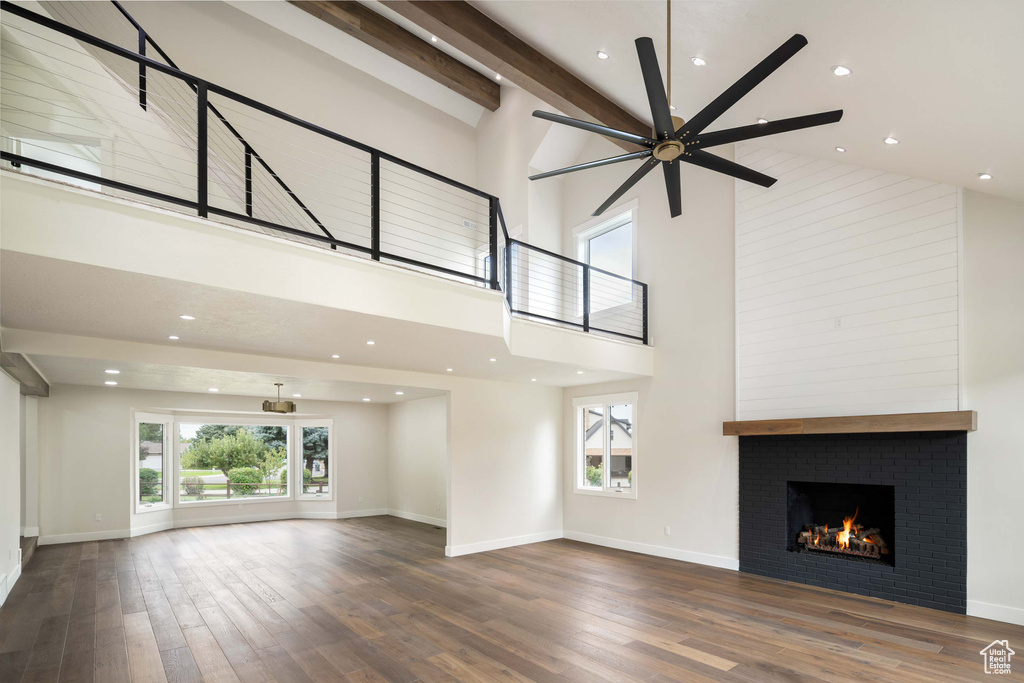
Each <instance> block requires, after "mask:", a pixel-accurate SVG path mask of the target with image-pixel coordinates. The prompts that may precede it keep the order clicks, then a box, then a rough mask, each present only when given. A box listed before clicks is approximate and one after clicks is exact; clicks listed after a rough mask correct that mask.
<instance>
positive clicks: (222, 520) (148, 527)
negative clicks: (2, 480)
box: [38, 508, 388, 545]
mask: <svg viewBox="0 0 1024 683" xmlns="http://www.w3.org/2000/svg"><path fill="white" fill-rule="evenodd" d="M386 514H388V511H387V509H386V508H374V509H370V510H345V511H343V512H332V511H304V512H272V513H267V514H258V515H232V516H228V517H205V518H202V519H175V520H169V521H166V522H157V523H156V524H145V525H142V526H136V527H133V528H131V529H129V530H123V529H121V530H113V531H88V532H83V533H77V534H56V535H50V536H40V537H39V541H38V543H39V545H55V544H57V543H82V542H84V541H109V540H111V539H115V538H133V537H135V536H145V535H146V534H152V533H155V532H157V531H167V530H168V529H184V528H187V527H193V526H214V525H217V524H244V523H246V522H274V521H278V520H283V519H348V518H350V517H376V516H378V515H386Z"/></svg>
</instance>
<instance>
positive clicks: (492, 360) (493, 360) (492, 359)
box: [490, 358, 498, 363]
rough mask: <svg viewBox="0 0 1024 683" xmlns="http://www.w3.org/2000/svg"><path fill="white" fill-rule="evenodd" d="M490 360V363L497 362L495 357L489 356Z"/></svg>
mask: <svg viewBox="0 0 1024 683" xmlns="http://www.w3.org/2000/svg"><path fill="white" fill-rule="evenodd" d="M490 361H491V362H492V363H497V362H498V359H497V358H491V359H490Z"/></svg>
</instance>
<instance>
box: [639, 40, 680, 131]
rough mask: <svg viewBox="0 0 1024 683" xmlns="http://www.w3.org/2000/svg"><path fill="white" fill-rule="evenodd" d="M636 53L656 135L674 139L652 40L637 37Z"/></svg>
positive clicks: (673, 128)
mask: <svg viewBox="0 0 1024 683" xmlns="http://www.w3.org/2000/svg"><path fill="white" fill-rule="evenodd" d="M636 55H637V57H639V58H640V71H641V72H643V75H644V86H645V87H646V88H647V101H648V102H649V103H650V105H651V117H653V119H654V130H655V132H656V133H657V137H658V138H659V139H662V140H664V139H665V138H672V139H675V137H676V130H675V126H673V125H672V112H671V111H669V108H668V97H666V95H665V83H664V81H662V80H661V68H660V67H659V66H658V55H657V54H656V53H655V51H654V41H653V40H651V39H650V38H637V39H636Z"/></svg>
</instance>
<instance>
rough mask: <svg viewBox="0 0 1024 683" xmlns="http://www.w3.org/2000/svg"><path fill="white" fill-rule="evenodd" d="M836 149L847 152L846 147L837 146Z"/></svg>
mask: <svg viewBox="0 0 1024 683" xmlns="http://www.w3.org/2000/svg"><path fill="white" fill-rule="evenodd" d="M836 151H837V152H845V151H846V148H845V147H836Z"/></svg>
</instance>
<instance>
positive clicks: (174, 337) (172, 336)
mask: <svg viewBox="0 0 1024 683" xmlns="http://www.w3.org/2000/svg"><path fill="white" fill-rule="evenodd" d="M168 339H170V340H171V341H178V340H179V339H181V337H179V336H178V335H176V334H172V335H171V336H169V337H168Z"/></svg>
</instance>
